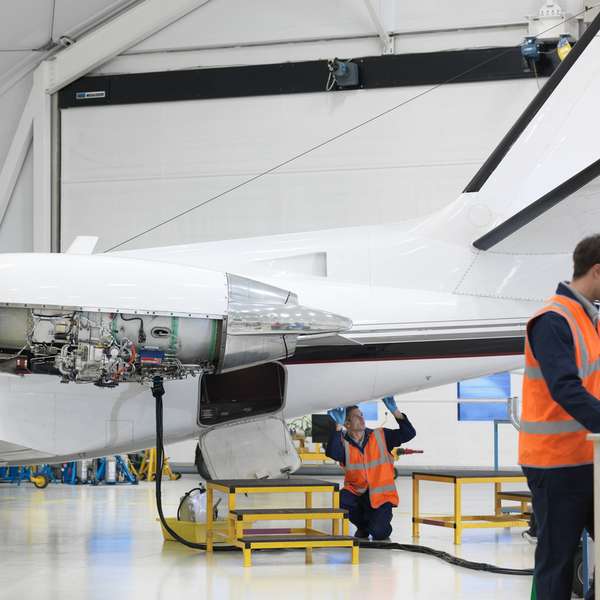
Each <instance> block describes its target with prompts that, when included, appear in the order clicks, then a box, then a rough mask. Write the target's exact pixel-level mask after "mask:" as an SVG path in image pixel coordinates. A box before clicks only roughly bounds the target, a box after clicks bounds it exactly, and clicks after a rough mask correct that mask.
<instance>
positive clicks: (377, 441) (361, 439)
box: [326, 396, 416, 540]
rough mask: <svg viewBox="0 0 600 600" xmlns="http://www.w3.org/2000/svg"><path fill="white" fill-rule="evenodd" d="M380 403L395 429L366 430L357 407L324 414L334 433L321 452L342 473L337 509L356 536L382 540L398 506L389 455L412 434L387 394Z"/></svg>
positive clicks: (402, 414) (412, 435) (403, 416)
mask: <svg viewBox="0 0 600 600" xmlns="http://www.w3.org/2000/svg"><path fill="white" fill-rule="evenodd" d="M383 403H384V404H385V406H386V407H387V408H388V410H389V411H390V412H391V413H392V414H393V415H394V417H395V418H396V421H397V422H398V425H399V429H386V428H383V427H380V428H378V429H367V428H366V427H365V419H364V417H363V414H362V411H361V410H360V408H358V406H349V407H348V408H346V409H343V408H335V409H333V410H330V411H328V414H329V416H330V417H331V418H332V419H333V420H334V421H335V423H336V431H335V432H334V433H333V434H332V435H331V437H330V439H329V443H328V444H327V450H326V454H327V456H329V458H331V459H333V460H335V461H337V462H338V463H340V465H341V466H342V468H343V469H344V472H345V478H344V488H343V489H342V491H341V493H340V506H341V508H345V509H347V510H348V513H349V515H348V516H349V518H350V522H351V523H353V524H354V525H355V526H356V533H355V534H354V535H355V537H357V538H368V537H369V536H371V537H372V538H373V539H374V540H384V539H387V538H389V536H390V534H391V533H392V525H391V522H392V507H393V506H398V493H397V492H396V484H395V483H394V458H393V457H392V455H391V454H390V453H391V451H392V450H393V449H394V448H397V447H398V446H400V445H401V444H403V443H404V442H408V441H409V440H412V439H413V438H414V437H415V435H416V432H415V429H414V427H413V426H412V425H411V423H410V421H409V420H408V418H407V417H406V415H405V414H404V413H401V412H400V411H399V410H398V406H397V405H396V401H395V400H394V398H393V396H388V397H387V398H384V399H383ZM342 426H343V427H345V428H346V431H345V433H344V431H343V429H342Z"/></svg>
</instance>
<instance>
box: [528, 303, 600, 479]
mask: <svg viewBox="0 0 600 600" xmlns="http://www.w3.org/2000/svg"><path fill="white" fill-rule="evenodd" d="M550 311H552V312H555V313H558V314H559V315H561V316H562V317H564V318H565V319H566V321H567V323H568V324H569V327H570V328H571V334H572V336H573V344H574V348H575V361H576V364H577V368H578V370H579V377H580V378H581V381H582V383H583V387H584V388H585V389H586V390H587V391H588V392H589V393H590V394H592V395H593V396H595V397H596V398H600V327H599V328H595V327H594V325H593V323H592V321H591V320H590V318H589V316H588V314H587V313H586V311H585V309H584V308H583V306H582V305H581V304H580V303H579V302H577V301H576V300H573V299H571V298H568V297H567V296H562V295H556V296H553V297H552V298H550V300H549V302H548V304H547V305H546V306H544V307H543V308H542V309H541V310H539V311H538V312H537V313H536V314H535V315H534V316H533V317H532V318H531V319H530V321H529V323H528V324H527V335H526V337H525V374H524V377H523V407H522V413H521V427H520V431H519V464H521V465H523V466H527V467H538V468H556V467H573V466H577V465H586V464H591V463H592V462H593V450H592V443H591V442H589V441H587V440H586V436H587V434H588V431H587V429H585V427H584V426H583V425H581V423H579V422H578V421H576V420H575V419H574V418H573V417H572V416H571V415H570V414H569V413H567V412H566V411H565V410H564V409H563V408H562V407H561V406H560V405H559V404H558V403H557V402H556V401H555V400H554V399H553V398H552V395H551V393H550V390H549V389H548V386H547V384H546V381H545V380H544V377H543V376H542V372H541V369H540V364H539V362H538V361H537V360H536V359H535V356H534V355H533V352H532V350H531V344H530V342H529V329H530V325H531V323H532V322H533V320H534V319H535V318H536V317H539V316H540V315H542V314H544V313H547V312H550Z"/></svg>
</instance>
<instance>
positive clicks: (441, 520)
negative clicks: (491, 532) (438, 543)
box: [412, 470, 529, 544]
mask: <svg viewBox="0 0 600 600" xmlns="http://www.w3.org/2000/svg"><path fill="white" fill-rule="evenodd" d="M421 481H434V482H439V483H449V484H451V485H452V486H453V488H454V514H453V515H451V516H449V515H442V516H427V517H422V516H421V514H420V504H419V502H420V483H421ZM525 481H526V479H525V477H524V476H523V473H522V472H521V471H479V470H472V471H470V470H466V471H440V472H430V473H418V472H415V473H413V474H412V484H413V514H412V523H413V537H419V525H420V524H423V525H437V526H439V527H449V528H452V529H454V543H455V544H460V543H461V539H462V531H463V529H475V528H497V527H528V526H529V514H527V513H524V512H522V513H516V514H510V515H508V514H503V513H502V507H501V505H500V504H499V500H498V494H501V493H502V484H503V483H524V482H525ZM477 483H491V484H494V491H495V494H494V514H493V515H463V514H462V488H463V485H467V484H477Z"/></svg>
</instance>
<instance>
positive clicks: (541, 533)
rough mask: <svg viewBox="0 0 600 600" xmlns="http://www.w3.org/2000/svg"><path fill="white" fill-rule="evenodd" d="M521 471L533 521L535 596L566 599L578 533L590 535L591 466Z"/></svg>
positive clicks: (592, 490) (592, 533) (592, 475)
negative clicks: (525, 482) (529, 492)
mask: <svg viewBox="0 0 600 600" xmlns="http://www.w3.org/2000/svg"><path fill="white" fill-rule="evenodd" d="M523 473H524V474H525V477H527V485H528V486H529V489H530V490H531V494H532V503H533V512H534V515H535V521H536V525H537V546H536V549H535V571H534V577H535V584H536V590H537V600H570V598H571V590H572V586H573V561H574V558H575V553H576V552H577V548H578V546H579V541H580V539H581V534H582V533H583V530H584V529H587V531H588V533H589V534H590V535H591V536H592V537H593V535H594V472H593V466H592V465H583V466H579V467H561V468H556V469H536V468H532V467H523ZM586 598H593V596H592V595H587V596H586Z"/></svg>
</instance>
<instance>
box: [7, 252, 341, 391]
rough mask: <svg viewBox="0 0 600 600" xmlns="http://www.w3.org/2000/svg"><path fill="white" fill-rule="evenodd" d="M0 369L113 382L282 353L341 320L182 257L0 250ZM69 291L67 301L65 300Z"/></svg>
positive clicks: (234, 365)
mask: <svg viewBox="0 0 600 600" xmlns="http://www.w3.org/2000/svg"><path fill="white" fill-rule="evenodd" d="M0 272H1V274H0V275H1V276H0V349H1V351H2V352H3V353H4V355H3V356H2V357H0V369H1V370H3V371H8V372H16V373H17V374H26V373H28V372H35V373H48V374H57V375H60V377H61V378H62V380H63V381H64V382H69V381H75V382H80V383H95V384H96V385H100V386H114V385H117V384H118V383H121V382H127V381H139V382H144V381H147V380H149V379H151V378H152V377H154V376H156V375H160V376H162V377H164V378H166V379H179V378H183V377H187V376H188V375H194V374H196V373H197V372H199V371H203V372H214V373H222V372H227V371H231V370H235V369H239V368H245V367H249V366H253V365H257V364H262V363H266V362H270V361H274V360H279V359H285V358H288V357H289V356H291V355H292V354H293V352H294V349H295V347H296V341H297V339H298V336H299V335H307V334H322V333H326V332H336V331H342V330H345V329H348V328H349V327H350V325H351V323H350V321H348V320H347V319H344V318H343V317H339V316H338V315H334V314H332V313H327V312H324V311H319V310H314V309H309V308H306V307H303V306H301V305H299V304H298V298H297V296H296V295H295V294H293V293H291V292H289V291H288V290H283V289H279V288H275V287H273V286H269V285H266V284H263V283H261V282H258V281H254V280H251V279H247V278H244V277H239V276H235V275H229V274H225V273H218V272H214V271H207V270H204V269H198V268H194V267H187V266H182V265H171V264H166V263H155V262H149V261H139V260H131V259H124V258H119V257H111V256H106V255H104V256H103V255H100V256H73V255H59V254H38V255H35V254H27V255H4V256H3V257H2V258H1V259H0ZM74 300H76V302H74Z"/></svg>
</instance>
